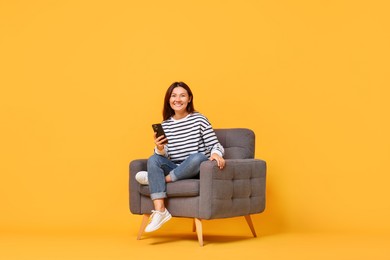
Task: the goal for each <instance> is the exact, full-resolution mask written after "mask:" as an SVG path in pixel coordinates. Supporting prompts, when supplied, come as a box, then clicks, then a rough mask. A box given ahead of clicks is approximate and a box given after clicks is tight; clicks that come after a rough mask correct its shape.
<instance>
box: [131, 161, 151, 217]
mask: <svg viewBox="0 0 390 260" xmlns="http://www.w3.org/2000/svg"><path fill="white" fill-rule="evenodd" d="M147 162H148V160H147V159H137V160H133V161H131V162H130V165H129V195H130V197H129V207H130V211H131V213H133V214H141V194H140V193H139V185H140V184H139V183H138V182H137V181H136V180H135V175H136V174H137V172H139V171H146V169H147Z"/></svg>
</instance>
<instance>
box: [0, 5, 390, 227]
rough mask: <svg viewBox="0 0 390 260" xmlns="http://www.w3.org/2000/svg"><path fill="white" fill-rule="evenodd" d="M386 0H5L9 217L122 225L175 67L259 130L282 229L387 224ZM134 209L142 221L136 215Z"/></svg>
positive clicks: (389, 55) (220, 108)
mask: <svg viewBox="0 0 390 260" xmlns="http://www.w3.org/2000/svg"><path fill="white" fill-rule="evenodd" d="M388 10H389V4H388V3H387V1H384V0H383V1H376V0H373V1H352V0H351V1H342V0H337V1H336V0H331V1H325V0H324V1H309V0H307V1H303V0H296V1H286V0H281V1H222V0H221V1H203V0H202V1H179V0H177V1H172V0H167V1H125V0H123V1H119V0H118V1H76V0H72V1H43V0H39V1H1V2H0V87H1V92H0V116H1V117H0V118H1V127H0V133H1V134H0V158H1V163H0V174H1V181H0V210H1V214H0V230H3V231H4V230H49V229H51V230H54V229H55V230H57V229H73V228H81V229H83V228H85V229H123V228H128V227H129V226H131V225H134V226H137V227H138V224H139V221H140V218H139V217H138V216H133V215H131V214H129V211H128V205H127V203H128V191H127V180H128V173H127V167H128V163H129V161H130V160H132V159H136V158H146V157H147V156H149V155H150V152H151V151H152V146H153V140H152V129H151V126H150V125H151V124H152V123H154V122H158V121H160V120H161V108H162V101H163V95H164V93H165V90H166V88H167V87H168V86H169V85H170V84H171V83H172V82H173V81H177V80H182V81H185V82H187V83H188V84H189V85H190V87H192V89H193V92H194V95H195V99H194V103H195V106H196V108H197V110H199V111H200V112H202V113H204V114H205V115H206V116H207V117H208V118H209V120H210V121H211V122H212V124H213V126H214V127H215V128H228V127H247V128H251V129H253V130H254V131H255V132H256V135H257V145H256V157H257V158H262V159H264V160H266V161H267V162H268V183H267V184H268V186H267V187H268V190H267V196H268V198H267V210H266V212H265V213H264V214H262V215H259V216H256V217H255V220H256V225H259V226H262V227H263V228H264V229H268V230H271V231H272V230H273V231H281V232H283V231H312V230H353V229H356V230H387V231H390V221H389V219H390V203H389V198H390V189H389V183H390V163H389V159H390V134H389V133H390V122H389V112H390V101H389V100H390V84H389V83H390V80H389V69H390V65H389V60H390V51H389V49H390V48H389V46H390V41H389V31H390V28H389V18H388V17H389V14H388ZM132 222H134V224H132Z"/></svg>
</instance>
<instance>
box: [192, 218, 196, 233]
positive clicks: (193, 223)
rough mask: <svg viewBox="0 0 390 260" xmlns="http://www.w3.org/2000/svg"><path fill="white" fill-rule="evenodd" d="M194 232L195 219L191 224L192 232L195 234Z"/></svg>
mask: <svg viewBox="0 0 390 260" xmlns="http://www.w3.org/2000/svg"><path fill="white" fill-rule="evenodd" d="M195 231H196V225H195V219H194V221H193V222H192V232H195Z"/></svg>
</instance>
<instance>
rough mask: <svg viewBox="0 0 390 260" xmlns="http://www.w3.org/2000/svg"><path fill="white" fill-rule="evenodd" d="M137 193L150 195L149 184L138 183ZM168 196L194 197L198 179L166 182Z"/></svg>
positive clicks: (197, 191)
mask: <svg viewBox="0 0 390 260" xmlns="http://www.w3.org/2000/svg"><path fill="white" fill-rule="evenodd" d="M139 193H141V194H142V195H144V196H148V197H150V191H149V186H145V185H139ZM167 196H168V197H196V196H199V179H186V180H180V181H176V182H171V183H167Z"/></svg>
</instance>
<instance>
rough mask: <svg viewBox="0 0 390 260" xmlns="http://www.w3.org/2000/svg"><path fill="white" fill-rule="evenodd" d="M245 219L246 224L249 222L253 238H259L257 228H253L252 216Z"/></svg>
mask: <svg viewBox="0 0 390 260" xmlns="http://www.w3.org/2000/svg"><path fill="white" fill-rule="evenodd" d="M245 219H246V222H247V223H248V225H249V228H250V229H251V231H252V234H253V236H254V237H257V235H256V231H255V227H254V226H253V222H252V219H251V216H250V215H246V216H245Z"/></svg>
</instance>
